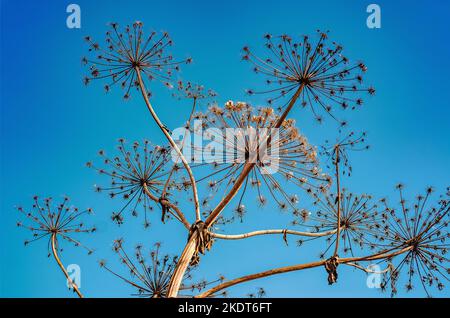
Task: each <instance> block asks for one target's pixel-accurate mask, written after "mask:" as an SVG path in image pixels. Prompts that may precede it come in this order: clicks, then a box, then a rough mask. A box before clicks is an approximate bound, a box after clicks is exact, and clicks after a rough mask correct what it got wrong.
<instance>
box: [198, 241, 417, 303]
mask: <svg viewBox="0 0 450 318" xmlns="http://www.w3.org/2000/svg"><path fill="white" fill-rule="evenodd" d="M412 248H413V247H412V246H408V247H405V248H403V249H401V250H398V251H396V252H391V251H392V250H387V251H383V252H380V253H377V254H373V255H369V256H363V257H349V258H341V259H338V260H337V262H338V264H346V263H354V262H358V261H371V260H377V259H385V258H391V257H394V256H396V255H399V254H403V253H405V252H408V251H409V250H411V249H412ZM390 252H391V253H390ZM327 261H328V260H321V261H317V262H312V263H305V264H299V265H292V266H286V267H280V268H275V269H270V270H267V271H264V272H260V273H256V274H251V275H247V276H242V277H239V278H235V279H232V280H229V281H227V282H224V283H221V284H219V285H217V286H215V287H213V288H211V289H209V290H207V291H205V292H203V293H201V294H199V295H197V296H195V297H196V298H205V297H208V296H210V295H212V294H214V293H216V292H218V291H220V290H223V289H225V288H228V287H231V286H234V285H237V284H240V283H244V282H248V281H251V280H255V279H259V278H263V277H267V276H272V275H276V274H282V273H288V272H293V271H299V270H303V269H308V268H314V267H319V266H324V265H325V264H326V263H327Z"/></svg>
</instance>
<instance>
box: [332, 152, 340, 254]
mask: <svg viewBox="0 0 450 318" xmlns="http://www.w3.org/2000/svg"><path fill="white" fill-rule="evenodd" d="M335 156H336V160H335V162H334V164H335V167H336V201H337V230H336V245H335V247H334V255H333V256H337V254H338V250H339V237H340V235H341V187H340V183H339V145H336V147H335Z"/></svg>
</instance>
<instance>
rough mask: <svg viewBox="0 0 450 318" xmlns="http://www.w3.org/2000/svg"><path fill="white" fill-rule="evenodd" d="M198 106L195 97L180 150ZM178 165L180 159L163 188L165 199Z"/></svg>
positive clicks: (162, 194)
mask: <svg viewBox="0 0 450 318" xmlns="http://www.w3.org/2000/svg"><path fill="white" fill-rule="evenodd" d="M196 105H197V98H196V97H194V102H193V103H192V109H191V113H190V115H189V119H188V121H187V125H186V126H187V129H186V131H185V132H184V136H183V142H182V143H181V149H180V150H183V148H184V143H185V141H186V135H187V133H188V132H189V130H188V129H189V128H190V127H191V121H192V117H193V116H194V112H195V106H196ZM177 164H178V158H177V160H176V162H175V163H174V165H173V167H172V169H171V170H170V173H169V176H168V177H167V180H166V183H165V184H164V188H163V191H162V193H161V196H162V197H164V196H165V195H166V193H167V188H168V187H169V183H170V179H171V178H172V175H173V173H174V171H175V167H176V165H177ZM197 221H198V220H197Z"/></svg>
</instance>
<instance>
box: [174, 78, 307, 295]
mask: <svg viewBox="0 0 450 318" xmlns="http://www.w3.org/2000/svg"><path fill="white" fill-rule="evenodd" d="M303 87H304V84H302V85H300V87H299V88H298V89H297V91H296V92H295V94H294V96H292V99H291V100H290V102H289V104H288V106H287V108H286V109H285V111H284V112H283V114H282V115H281V116H280V118H279V119H278V121H277V123H276V124H275V126H274V127H273V128H280V126H281V125H282V124H283V122H284V120H285V119H286V117H287V115H288V114H289V112H290V111H291V109H292V107H294V104H295V102H296V101H297V99H298V97H299V96H300V94H301V92H302V90H303ZM270 138H271V137H270V134H269V136H268V140H267V143H269V142H270ZM267 143H264V144H263V145H262V146H263V148H264V146H266V145H267ZM262 151H264V150H262ZM253 155H254V156H257V154H253ZM254 162H256V160H252V161H251V162H248V163H246V164H245V166H244V168H243V169H242V172H241V174H240V176H239V177H238V178H237V180H236V181H235V183H234V184H233V187H232V188H231V189H230V191H229V192H228V194H227V195H226V196H225V197H224V198H223V199H222V200H221V201H220V202H219V204H218V205H217V206H216V208H215V209H214V210H213V211H212V212H211V214H210V215H209V216H208V217H207V218H206V220H205V226H206V227H207V228H208V227H210V226H211V224H213V223H214V221H215V220H216V219H217V217H218V216H219V214H220V213H221V212H222V211H223V209H224V208H225V207H226V206H227V205H228V204H229V203H230V201H231V200H232V199H233V197H234V196H235V195H236V193H237V192H238V191H239V189H240V188H241V186H242V184H243V183H244V181H245V179H246V178H247V176H248V174H249V173H250V172H251V171H252V169H253V168H254V167H255V163H254ZM196 240H197V235H192V236H191V237H190V239H189V240H188V243H187V244H186V246H185V248H184V250H183V253H182V257H180V259H179V261H178V264H177V267H176V268H175V272H174V275H173V276H172V280H171V282H170V285H169V291H168V297H176V296H177V295H178V290H179V288H180V286H181V280H182V278H183V275H184V272H185V271H186V269H187V268H188V266H189V262H190V260H191V258H192V256H193V255H194V253H195V246H196V244H197V242H196ZM179 272H181V273H179Z"/></svg>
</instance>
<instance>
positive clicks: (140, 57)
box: [82, 21, 192, 99]
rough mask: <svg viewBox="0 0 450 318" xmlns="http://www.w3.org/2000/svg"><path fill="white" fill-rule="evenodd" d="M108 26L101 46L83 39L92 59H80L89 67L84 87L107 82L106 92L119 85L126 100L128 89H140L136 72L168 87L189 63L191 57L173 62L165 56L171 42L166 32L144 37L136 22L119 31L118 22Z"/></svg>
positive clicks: (141, 26) (129, 90)
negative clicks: (183, 65)
mask: <svg viewBox="0 0 450 318" xmlns="http://www.w3.org/2000/svg"><path fill="white" fill-rule="evenodd" d="M110 26H111V29H110V30H109V31H108V32H106V39H105V46H104V47H103V46H101V45H100V44H99V43H97V42H95V41H94V40H93V39H92V38H91V37H90V36H87V37H85V40H86V42H87V43H88V44H89V52H91V53H92V55H93V57H92V58H87V57H83V58H82V63H83V64H85V65H86V66H88V67H89V75H88V76H85V77H84V80H83V81H84V83H85V84H89V83H90V82H91V81H92V80H96V79H102V80H106V81H107V84H105V86H104V88H105V91H106V92H109V91H110V89H111V87H113V86H114V85H117V84H118V85H120V86H121V88H122V89H124V91H125V93H124V95H123V97H124V99H129V98H130V94H131V89H133V88H138V89H139V78H140V76H141V75H140V73H139V72H142V73H143V74H144V75H145V78H147V79H148V80H150V81H153V80H156V81H159V82H161V83H162V84H164V85H165V86H167V87H169V88H171V87H173V84H172V76H173V73H174V72H177V71H179V69H180V65H181V64H189V63H191V62H192V59H191V58H187V59H184V60H181V61H175V60H174V59H173V57H172V55H171V54H168V53H167V49H168V48H169V47H170V46H172V43H173V42H172V40H171V39H170V37H169V34H168V33H167V32H164V33H162V34H158V33H157V32H155V31H153V32H151V33H150V34H149V35H147V36H145V35H144V31H143V29H142V28H143V24H142V22H139V21H137V22H134V23H133V24H132V25H131V26H129V25H127V26H125V28H124V29H123V30H122V31H121V30H120V27H119V24H118V23H111V24H110ZM94 54H95V55H94ZM138 69H139V71H138ZM149 94H150V93H149ZM149 96H150V95H149Z"/></svg>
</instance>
